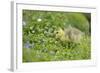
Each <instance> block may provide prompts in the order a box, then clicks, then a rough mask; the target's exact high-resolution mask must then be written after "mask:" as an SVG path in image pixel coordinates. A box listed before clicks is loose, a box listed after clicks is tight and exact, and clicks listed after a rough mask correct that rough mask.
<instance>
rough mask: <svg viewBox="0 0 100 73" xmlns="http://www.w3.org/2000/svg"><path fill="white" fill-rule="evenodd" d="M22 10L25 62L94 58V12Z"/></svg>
mask: <svg viewBox="0 0 100 73" xmlns="http://www.w3.org/2000/svg"><path fill="white" fill-rule="evenodd" d="M22 14H23V20H22V26H23V29H22V30H23V40H22V41H23V49H22V52H23V53H22V55H23V56H22V60H23V62H44V61H65V60H66V61H67V60H88V59H91V14H89V13H79V12H56V11H36V10H23V13H22ZM79 38H80V39H79Z"/></svg>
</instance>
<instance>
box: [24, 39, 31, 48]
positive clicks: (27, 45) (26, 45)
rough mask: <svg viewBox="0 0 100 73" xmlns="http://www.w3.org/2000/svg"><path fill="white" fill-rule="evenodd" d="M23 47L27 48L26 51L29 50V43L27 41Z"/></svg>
mask: <svg viewBox="0 0 100 73" xmlns="http://www.w3.org/2000/svg"><path fill="white" fill-rule="evenodd" d="M24 47H25V48H27V49H29V48H30V43H29V41H27V42H26V43H25V45H24Z"/></svg>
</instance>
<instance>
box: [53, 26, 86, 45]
mask: <svg viewBox="0 0 100 73" xmlns="http://www.w3.org/2000/svg"><path fill="white" fill-rule="evenodd" d="M55 33H56V35H55V37H56V38H57V39H59V40H61V41H66V42H73V43H80V41H81V39H82V37H83V35H84V33H83V32H82V31H80V30H79V29H77V28H75V27H72V26H71V25H70V26H68V27H67V28H64V29H62V28H60V27H59V28H58V30H56V31H55Z"/></svg>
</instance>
